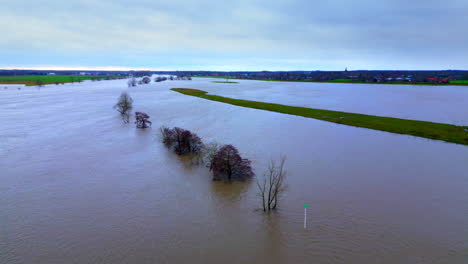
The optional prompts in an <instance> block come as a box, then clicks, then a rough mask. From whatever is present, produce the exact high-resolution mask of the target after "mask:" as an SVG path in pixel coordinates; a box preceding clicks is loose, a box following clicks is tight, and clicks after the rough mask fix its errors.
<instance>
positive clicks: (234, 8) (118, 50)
mask: <svg viewBox="0 0 468 264" xmlns="http://www.w3.org/2000/svg"><path fill="white" fill-rule="evenodd" d="M322 2H323V3H322ZM467 12H468V1H465V0H445V1H435V0H425V1H421V0H413V1H402V0H372V1H371V0H354V1H352V0H328V1H321V2H318V1H310V0H288V1H286V0H282V1H279V0H268V1H264V0H249V1H248V0H238V1H229V2H228V1H214V0H197V1H187V0H186V1H183V0H172V1H161V0H133V1H124V0H99V1H98V0H68V1H58V0H42V1H36V0H16V1H8V2H7V3H3V4H2V5H1V6H0V27H1V28H2V29H3V34H2V35H3V36H2V38H0V57H1V58H2V59H1V60H0V67H23V68H24V67H38V66H45V65H54V66H57V67H77V66H82V67H85V66H86V67H87V68H89V67H108V66H116V67H125V68H127V67H141V68H152V69H168V70H341V69H343V68H344V67H348V68H350V69H468V48H467V47H468V46H467V44H468V34H467V29H466V25H468V16H466V13H467Z"/></svg>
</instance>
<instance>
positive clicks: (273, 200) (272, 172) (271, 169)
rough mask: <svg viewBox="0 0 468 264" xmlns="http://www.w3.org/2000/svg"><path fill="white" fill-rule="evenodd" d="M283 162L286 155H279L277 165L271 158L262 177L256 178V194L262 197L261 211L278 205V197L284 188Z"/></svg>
mask: <svg viewBox="0 0 468 264" xmlns="http://www.w3.org/2000/svg"><path fill="white" fill-rule="evenodd" d="M285 162H286V157H281V160H280V163H279V165H276V162H275V161H274V160H271V161H270V165H269V166H268V170H267V171H266V172H265V174H264V175H263V178H262V179H258V178H257V186H258V190H259V192H258V195H259V196H260V197H261V199H262V206H263V211H271V210H275V209H276V207H277V206H278V199H279V198H280V197H281V195H282V193H283V192H284V190H285V189H286V185H285V182H284V181H285V178H286V171H285V170H284V164H285Z"/></svg>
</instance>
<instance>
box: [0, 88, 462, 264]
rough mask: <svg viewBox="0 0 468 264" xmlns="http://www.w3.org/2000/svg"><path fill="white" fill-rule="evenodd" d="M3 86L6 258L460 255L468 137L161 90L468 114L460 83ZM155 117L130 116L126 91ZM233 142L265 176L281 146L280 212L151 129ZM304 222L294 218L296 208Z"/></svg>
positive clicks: (436, 259) (444, 115)
mask: <svg viewBox="0 0 468 264" xmlns="http://www.w3.org/2000/svg"><path fill="white" fill-rule="evenodd" d="M2 87H3V86H2V85H0V88H1V89H0V120H1V121H2V122H1V125H0V180H1V184H0V263H2V264H3V263H8V264H10V263H14V264H16V263H47V264H50V263H109V264H111V263H112V264H116V263H356V264H363V263H372V264H373V263H384V264H387V263H388V264H394V263H408V264H414V263H424V264H425V263H441V264H442V263H444V264H445V263H455V264H458V263H460V264H462V263H466V262H467V261H468V255H467V249H468V229H467V228H466V227H467V226H468V147H466V146H463V145H456V144H450V143H445V142H441V141H432V140H428V139H424V138H417V137H412V136H406V135H397V134H391V133H386V132H379V131H374V130H369V129H363V128H356V127H349V126H343V125H338V124H334V123H328V122H323V121H319V120H314V119H308V118H303V117H298V116H291V115H283V114H279V113H273V112H266V111H259V110H255V109H248V108H241V107H236V106H232V105H227V104H223V103H219V102H213V101H208V100H203V99H200V98H195V97H191V96H185V95H182V94H179V93H176V92H173V91H170V90H169V88H175V87H180V88H196V89H202V90H205V91H209V92H212V93H215V94H218V95H224V96H232V97H234V98H242V99H251V100H259V101H267V102H275V103H283V104H291V105H299V106H308V107H315V108H324V109H331V110H341V111H349V112H356V113H365V114H373V115H384V116H394V117H401V118H408V119H419V120H425V121H435V122H443V123H453V124H459V125H466V124H468V108H467V107H466V106H467V101H468V89H467V88H468V87H451V86H399V85H386V86H383V85H382V86H381V85H361V84H313V83H278V82H259V81H239V83H238V84H219V83H212V80H211V79H195V80H193V81H173V82H171V81H166V82H162V83H152V84H150V85H144V86H138V87H134V88H127V87H126V80H116V81H101V82H89V81H88V82H83V83H79V84H65V85H59V86H55V85H51V86H45V87H43V88H40V89H38V88H37V87H23V88H22V89H20V90H18V89H16V88H12V87H9V88H8V89H3V88H2ZM124 90H126V91H128V92H129V93H130V95H131V96H132V97H133V99H134V101H135V103H134V110H135V111H143V112H147V113H148V114H149V115H150V116H151V121H152V122H153V127H152V128H150V129H146V130H139V129H136V128H135V126H134V124H123V123H122V121H121V119H120V117H119V116H118V113H117V112H116V111H115V110H113V109H112V106H113V105H114V104H115V103H116V100H117V98H118V96H119V95H120V93H121V92H122V91H124ZM161 125H165V126H171V127H172V126H180V127H182V128H186V129H189V130H192V131H194V132H196V133H197V134H199V135H200V136H201V137H202V138H203V139H204V140H205V141H206V142H209V141H217V142H220V143H226V144H227V143H230V144H233V145H235V146H236V147H238V149H239V151H240V152H241V153H242V154H243V155H244V156H245V157H247V158H249V159H251V160H252V162H253V168H254V170H255V172H256V173H257V174H258V175H261V174H262V173H263V171H264V170H265V169H266V166H267V164H268V161H269V159H270V158H278V157H279V156H280V155H286V156H287V163H286V167H287V171H288V179H287V183H288V190H287V192H286V194H285V197H284V199H283V200H281V203H280V205H279V210H278V211H277V212H274V213H272V214H270V215H265V214H263V212H262V211H260V210H259V209H260V207H261V204H260V202H259V198H258V197H257V194H256V193H257V189H256V186H255V182H254V181H251V182H245V183H234V184H225V183H220V182H213V181H212V180H211V175H210V173H209V171H208V170H207V169H206V168H203V167H194V166H191V165H190V164H188V163H186V162H185V161H184V160H181V159H179V158H178V157H177V156H175V155H174V154H173V153H171V152H170V151H168V150H167V149H166V148H165V147H164V146H163V145H162V143H160V141H159V136H158V128H159V126H161ZM304 203H308V204H309V205H310V207H309V209H308V227H307V229H304V227H303V207H302V206H303V204H304Z"/></svg>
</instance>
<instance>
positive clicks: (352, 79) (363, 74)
mask: <svg viewBox="0 0 468 264" xmlns="http://www.w3.org/2000/svg"><path fill="white" fill-rule="evenodd" d="M47 74H57V75H75V74H86V75H125V76H129V75H131V76H134V77H143V76H151V75H152V74H162V75H174V76H179V77H188V76H192V77H194V76H195V77H196V76H198V77H216V78H231V79H247V80H270V81H304V82H308V81H310V82H349V83H360V82H368V83H372V82H385V83H405V82H407V83H451V84H463V82H462V83H460V82H454V81H460V80H468V71H462V70H441V71H393V70H388V71H366V70H358V71H347V70H344V71H257V72H252V71H236V72H223V71H46V70H40V71H35V70H0V76H18V75H47Z"/></svg>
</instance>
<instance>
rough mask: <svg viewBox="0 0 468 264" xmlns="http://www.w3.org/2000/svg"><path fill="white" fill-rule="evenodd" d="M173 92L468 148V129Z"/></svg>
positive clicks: (188, 91) (183, 90)
mask: <svg viewBox="0 0 468 264" xmlns="http://www.w3.org/2000/svg"><path fill="white" fill-rule="evenodd" d="M171 90H173V91H176V92H179V93H182V94H185V95H190V96H196V97H200V98H204V99H207V100H212V101H218V102H223V103H227V104H232V105H237V106H242V107H248V108H255V109H261V110H266V111H272V112H278V113H283V114H290V115H297V116H303V117H309V118H315V119H320V120H324V121H329V122H333V123H337V124H343V125H349V126H355V127H364V128H369V129H376V130H381V131H386V132H392V133H397V134H406V135H412V136H417V137H423V138H429V139H436V140H442V141H447V142H452V143H457V144H463V145H468V126H455V125H449V124H441V123H433V122H426V121H418V120H408V119H400V118H393V117H383V116H373V115H363V114H356V113H347V112H339V111H331V110H322V109H314V108H306V107H298V106H289V105H281V104H272V103H264V102H257V101H249V100H240V99H233V98H228V97H223V96H218V95H209V94H207V92H205V91H202V90H197V89H186V88H173V89H171Z"/></svg>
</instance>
